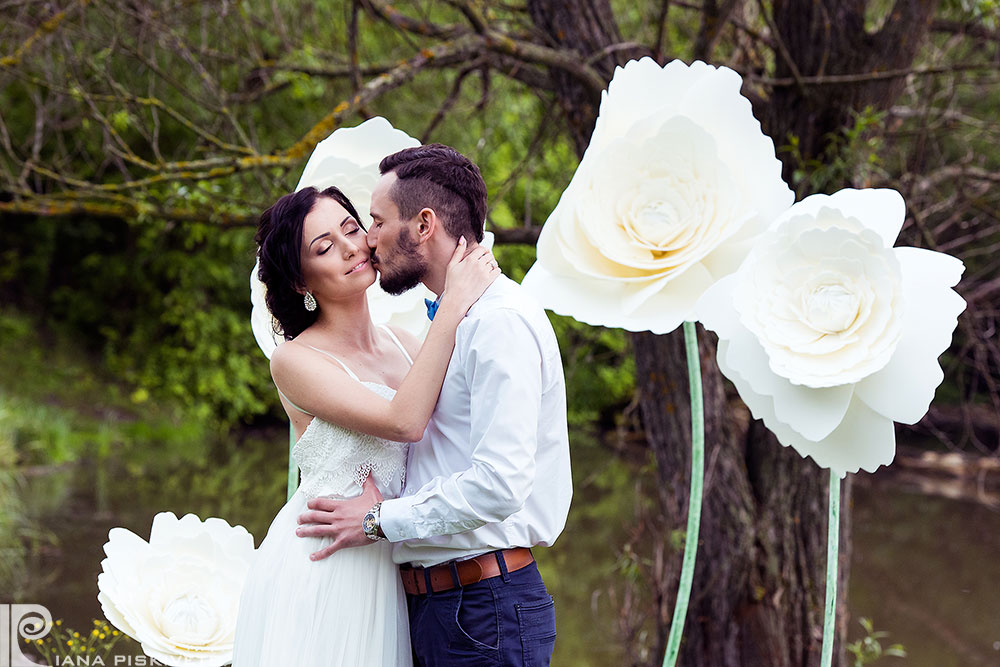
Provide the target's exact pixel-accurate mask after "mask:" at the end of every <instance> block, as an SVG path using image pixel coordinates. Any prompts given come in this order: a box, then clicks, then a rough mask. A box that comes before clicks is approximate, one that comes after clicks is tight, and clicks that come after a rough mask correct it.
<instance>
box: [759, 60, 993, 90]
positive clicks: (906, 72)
mask: <svg viewBox="0 0 1000 667" xmlns="http://www.w3.org/2000/svg"><path fill="white" fill-rule="evenodd" d="M977 71H978V72H990V71H996V72H998V73H1000V66H997V65H995V64H982V65H979V64H961V63H960V64H956V65H948V66H942V67H920V68H913V69H894V70H885V71H881V72H879V71H876V72H863V73H861V72H859V73H857V74H824V75H823V76H800V77H798V78H797V79H796V78H782V79H775V78H772V77H766V76H757V75H756V74H751V73H746V74H742V73H741V76H743V78H745V79H748V80H750V81H755V82H757V83H760V84H762V85H765V86H771V87H773V88H779V87H787V86H830V85H843V84H845V83H867V82H869V81H882V80H885V79H898V78H901V77H905V76H910V75H911V74H914V75H917V76H928V75H935V74H950V73H953V72H977Z"/></svg>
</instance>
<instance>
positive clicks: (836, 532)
mask: <svg viewBox="0 0 1000 667" xmlns="http://www.w3.org/2000/svg"><path fill="white" fill-rule="evenodd" d="M839 553H840V475H838V474H837V473H835V472H834V471H832V470H831V471H830V517H829V519H828V526H827V536H826V611H825V614H826V615H825V617H824V618H823V650H822V652H821V654H820V665H821V667H830V665H831V664H832V662H831V661H832V660H833V629H834V626H835V621H836V620H837V562H838V560H839V559H838V554H839Z"/></svg>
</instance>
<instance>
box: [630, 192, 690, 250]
mask: <svg viewBox="0 0 1000 667" xmlns="http://www.w3.org/2000/svg"><path fill="white" fill-rule="evenodd" d="M679 217H680V216H678V215H677V209H676V208H674V206H673V205H671V204H669V203H668V202H665V201H663V200H653V201H650V202H647V203H646V205H645V206H643V207H642V208H641V209H639V210H638V211H637V212H636V215H635V218H634V219H633V220H632V221H631V227H632V232H633V233H634V234H635V237H636V238H637V239H638V240H640V241H642V242H643V243H646V244H648V245H651V246H654V247H657V248H664V247H666V246H668V245H669V244H670V242H671V241H672V240H673V239H674V238H675V237H676V236H677V233H678V232H679V231H681V230H680V229H679V225H678V223H679Z"/></svg>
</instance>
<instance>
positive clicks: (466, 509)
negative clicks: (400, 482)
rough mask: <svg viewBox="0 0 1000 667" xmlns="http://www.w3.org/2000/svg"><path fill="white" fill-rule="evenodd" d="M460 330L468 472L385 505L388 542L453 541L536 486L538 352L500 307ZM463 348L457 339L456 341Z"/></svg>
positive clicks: (528, 332)
mask: <svg viewBox="0 0 1000 667" xmlns="http://www.w3.org/2000/svg"><path fill="white" fill-rule="evenodd" d="M467 324H468V325H469V326H467V327H463V329H465V331H462V330H460V335H464V336H465V337H466V341H465V344H462V345H459V344H456V355H461V356H460V357H459V358H458V359H457V361H458V362H459V363H460V364H461V366H462V369H463V370H464V374H465V378H466V381H467V383H468V387H469V395H470V397H471V405H470V406H469V409H470V417H471V419H470V433H469V438H470V443H471V445H472V457H471V466H470V467H469V468H468V469H466V470H463V471H461V472H457V473H455V474H452V475H450V476H447V477H437V478H435V479H433V480H431V481H430V482H429V483H427V484H425V485H424V486H422V487H421V488H420V489H419V490H417V491H416V492H415V493H414V494H412V495H407V496H405V497H403V498H397V499H393V500H386V501H385V502H384V503H383V504H382V510H381V520H380V522H381V525H382V532H384V533H385V535H386V537H388V538H389V540H391V541H393V542H398V541H401V540H408V539H414V538H418V539H423V538H427V537H432V536H435V535H450V534H454V533H460V532H463V531H466V530H471V529H474V528H478V527H479V526H482V525H484V524H487V523H498V522H502V521H503V520H505V519H506V518H507V517H509V516H510V515H512V514H514V513H516V512H517V511H519V510H520V509H521V508H522V507H523V506H524V503H525V501H526V500H527V498H528V496H529V494H530V493H531V490H532V486H533V484H534V482H535V455H536V449H537V438H538V419H539V411H540V408H541V400H542V353H541V349H540V346H539V341H538V340H537V339H536V338H535V334H534V333H533V330H532V328H531V327H530V326H529V325H528V323H527V322H526V321H525V320H524V318H523V316H522V315H521V314H520V313H518V312H517V311H516V310H512V309H506V308H500V309H497V310H494V311H491V312H489V313H487V314H485V315H484V316H483V317H482V318H480V319H478V320H476V321H475V322H468V323H467ZM459 342H461V341H459Z"/></svg>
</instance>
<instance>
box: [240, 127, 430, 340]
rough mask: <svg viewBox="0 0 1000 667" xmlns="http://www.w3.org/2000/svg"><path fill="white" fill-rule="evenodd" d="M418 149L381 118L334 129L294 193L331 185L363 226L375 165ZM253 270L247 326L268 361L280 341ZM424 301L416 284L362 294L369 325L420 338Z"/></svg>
mask: <svg viewBox="0 0 1000 667" xmlns="http://www.w3.org/2000/svg"><path fill="white" fill-rule="evenodd" d="M419 145H420V142H419V141H417V140H416V139H414V138H413V137H411V136H410V135H408V134H406V133H405V132H403V131H402V130H397V129H396V128H394V127H393V126H392V125H390V124H389V121H387V120H386V119H385V118H381V117H375V118H371V119H369V120H366V121H365V122H363V123H361V124H360V125H358V126H357V127H345V128H338V129H336V130H334V131H333V133H332V134H330V136H329V137H327V138H326V139H324V140H323V141H321V142H319V143H318V144H317V145H316V149H315V150H314V151H313V154H312V155H311V156H310V157H309V161H308V162H306V166H305V169H304V170H303V171H302V177H301V178H300V179H299V183H298V185H296V186H295V190H296V192H297V191H299V190H301V189H302V188H306V187H310V186H312V187H314V188H316V189H318V190H322V189H323V188H327V187H329V186H331V185H335V186H337V187H338V188H340V190H341V191H342V192H343V193H344V194H345V195H347V198H348V199H350V200H351V203H353V204H354V206H355V208H357V209H358V215H360V216H361V218H362V219H361V223H362V224H363V225H364V226H365V227H368V226H369V224H370V222H371V217H370V213H369V208H370V207H371V196H372V190H373V189H374V188H375V184H376V183H377V182H378V179H379V176H380V174H379V170H378V165H379V162H381V161H382V158H384V157H385V156H387V155H391V154H392V153H395V152H397V151H401V150H403V149H404V148H411V147H413V146H419ZM259 268H260V265H259V262H258V263H257V264H254V267H253V270H252V271H251V272H250V301H251V304H252V305H253V309H252V311H251V314H250V324H251V327H252V329H253V334H254V338H256V339H257V344H258V345H259V346H260V349H261V351H263V352H264V356H266V357H267V358H268V359H270V358H271V353H272V352H274V348H276V347H277V346H278V345H279V344H280V343H281V342H282V341H283V338H282V337H281V336H279V335H278V334H276V333H274V331H275V329H276V326H275V325H276V322H275V321H274V318H273V317H271V313H270V312H269V311H268V310H267V306H266V305H265V302H264V295H265V293H266V289H265V287H264V285H263V284H262V283H261V282H260V280H259V279H258V278H257V271H258V269H259ZM425 297H428V298H432V299H433V298H434V295H433V293H432V292H431V291H430V290H428V289H426V288H425V287H423V286H422V285H421V286H418V287H416V288H414V289H412V290H410V291H409V292H407V293H405V294H403V295H401V296H398V297H394V296H390V295H389V294H387V293H386V292H385V291H384V290H383V289H382V288H381V287H379V286H378V282H377V281H376V283H375V284H374V285H372V286H371V288H369V290H368V305H369V308H370V309H371V314H372V320H373V321H374V322H375V324H390V325H393V326H399V327H402V328H404V329H406V330H407V331H409V332H410V333H412V334H413V335H415V336H418V337H420V338H422V337H423V336H424V335H425V334H426V333H427V317H426V309H425V307H424V298H425ZM421 318H423V319H421Z"/></svg>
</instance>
